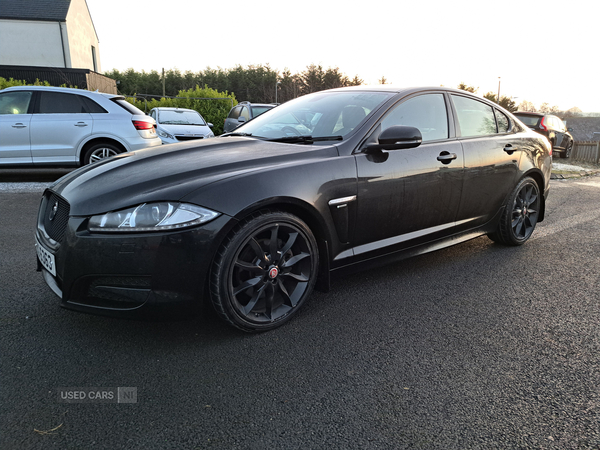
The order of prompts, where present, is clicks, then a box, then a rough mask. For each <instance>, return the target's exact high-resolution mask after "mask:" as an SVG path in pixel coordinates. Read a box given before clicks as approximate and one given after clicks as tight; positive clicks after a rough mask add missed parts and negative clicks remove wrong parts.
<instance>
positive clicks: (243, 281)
mask: <svg viewBox="0 0 600 450" xmlns="http://www.w3.org/2000/svg"><path fill="white" fill-rule="evenodd" d="M318 259H319V257H318V248H317V244H316V241H315V238H314V236H313V234H312V232H311V231H310V229H309V228H308V226H307V225H306V224H305V223H304V222H303V221H302V220H300V219H299V218H298V217H296V216H294V215H292V214H288V213H285V212H271V211H262V212H260V213H258V214H255V215H254V216H252V217H250V218H249V219H246V220H245V221H243V222H242V223H241V224H240V225H238V226H237V227H236V228H235V229H234V230H233V231H232V233H231V234H230V235H229V236H228V238H226V239H225V242H224V243H223V244H222V246H221V249H220V250H219V252H218V254H217V256H216V258H215V261H214V262H213V267H212V272H211V284H210V294H211V301H212V304H213V306H214V308H215V310H216V311H217V313H218V314H219V316H221V318H222V319H224V320H225V321H226V322H228V323H229V324H230V325H233V326H235V327H237V328H240V329H242V330H244V331H266V330H270V329H273V328H276V327H278V326H280V325H282V324H284V323H285V322H287V321H288V320H289V319H290V318H291V317H292V316H293V314H295V313H296V312H297V311H298V309H299V308H300V306H301V305H302V304H303V303H304V301H305V300H306V299H307V298H308V297H309V296H310V294H311V292H312V290H313V287H314V284H315V281H316V277H317V266H318Z"/></svg>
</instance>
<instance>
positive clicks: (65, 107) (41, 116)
mask: <svg viewBox="0 0 600 450" xmlns="http://www.w3.org/2000/svg"><path fill="white" fill-rule="evenodd" d="M92 128H93V120H92V116H91V115H90V114H89V112H88V107H87V106H86V101H85V97H83V96H81V95H77V94H70V93H64V92H51V91H42V92H40V93H39V97H38V100H37V101H36V106H35V114H34V115H33V117H32V119H31V154H32V157H33V162H34V164H52V163H77V162H78V158H77V149H78V147H79V145H80V144H81V143H82V142H83V141H84V140H85V138H86V137H88V136H89V135H90V134H91V133H92Z"/></svg>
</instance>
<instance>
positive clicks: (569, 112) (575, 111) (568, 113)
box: [562, 106, 583, 118]
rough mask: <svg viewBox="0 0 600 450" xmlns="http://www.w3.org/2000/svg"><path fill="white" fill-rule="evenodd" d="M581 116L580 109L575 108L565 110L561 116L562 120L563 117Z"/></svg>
mask: <svg viewBox="0 0 600 450" xmlns="http://www.w3.org/2000/svg"><path fill="white" fill-rule="evenodd" d="M582 114H583V111H582V110H581V109H579V108H578V107H577V106H574V107H573V108H570V109H567V110H566V111H565V112H564V113H563V114H562V116H563V118H564V117H578V116H581V115H582Z"/></svg>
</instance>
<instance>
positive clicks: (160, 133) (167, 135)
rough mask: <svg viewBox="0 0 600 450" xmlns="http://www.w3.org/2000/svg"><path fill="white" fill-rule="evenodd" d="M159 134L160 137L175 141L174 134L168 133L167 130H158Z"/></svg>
mask: <svg viewBox="0 0 600 450" xmlns="http://www.w3.org/2000/svg"><path fill="white" fill-rule="evenodd" d="M156 132H157V133H158V135H159V136H160V137H164V138H167V139H175V136H173V135H172V134H169V133H167V132H166V131H165V130H157V131H156Z"/></svg>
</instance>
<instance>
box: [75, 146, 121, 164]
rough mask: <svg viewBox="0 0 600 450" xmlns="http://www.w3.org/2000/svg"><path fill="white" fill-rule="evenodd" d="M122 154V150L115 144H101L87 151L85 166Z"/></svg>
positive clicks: (84, 159) (84, 160)
mask: <svg viewBox="0 0 600 450" xmlns="http://www.w3.org/2000/svg"><path fill="white" fill-rule="evenodd" d="M121 152H122V150H121V149H120V148H119V147H117V146H116V145H114V144H111V143H109V142H100V143H98V144H94V145H92V146H91V147H90V148H88V149H87V151H86V152H85V155H84V157H83V164H84V165H87V164H92V163H95V162H98V161H100V160H102V159H106V158H110V157H111V156H115V155H118V154H119V153H121Z"/></svg>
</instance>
